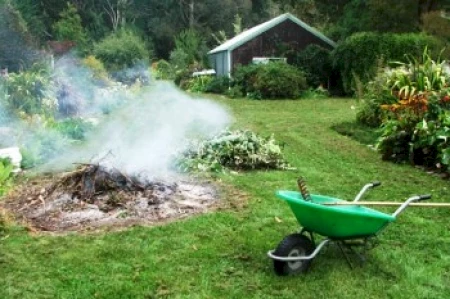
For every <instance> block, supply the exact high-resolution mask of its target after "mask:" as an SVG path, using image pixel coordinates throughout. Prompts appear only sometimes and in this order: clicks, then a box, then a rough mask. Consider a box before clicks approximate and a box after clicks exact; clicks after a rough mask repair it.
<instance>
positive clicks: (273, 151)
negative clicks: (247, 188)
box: [182, 130, 290, 171]
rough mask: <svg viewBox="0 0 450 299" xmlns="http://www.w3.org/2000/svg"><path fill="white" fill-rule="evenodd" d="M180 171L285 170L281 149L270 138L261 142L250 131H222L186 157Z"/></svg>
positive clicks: (261, 138)
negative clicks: (182, 168)
mask: <svg viewBox="0 0 450 299" xmlns="http://www.w3.org/2000/svg"><path fill="white" fill-rule="evenodd" d="M182 165H183V167H185V168H186V169H188V170H196V171H221V170H223V168H224V167H225V168H229V169H235V170H249V169H288V168H290V167H289V164H288V163H287V162H286V161H285V160H284V158H283V155H282V152H281V146H280V145H279V144H278V143H277V142H276V141H275V139H274V137H273V135H272V136H270V137H268V138H264V137H261V136H259V135H257V134H256V133H254V132H252V131H241V130H238V131H224V132H222V133H220V134H218V135H217V136H215V137H213V138H212V139H210V140H207V141H205V142H202V143H200V144H199V145H198V146H197V147H196V148H194V149H192V150H190V151H189V152H187V153H186V156H185V159H184V160H183V162H182Z"/></svg>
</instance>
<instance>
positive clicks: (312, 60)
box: [294, 45, 332, 88]
mask: <svg viewBox="0 0 450 299" xmlns="http://www.w3.org/2000/svg"><path fill="white" fill-rule="evenodd" d="M330 55H331V54H330V51H329V50H327V49H324V48H322V47H320V46H318V45H309V46H307V47H306V48H305V49H304V50H303V51H301V52H299V53H298V54H297V55H296V57H295V59H294V65H296V66H297V67H299V68H300V69H302V70H303V71H304V72H305V76H306V80H307V83H308V85H309V86H312V87H314V88H316V87H318V86H327V85H328V81H329V78H330V76H331V73H332V65H331V58H330Z"/></svg>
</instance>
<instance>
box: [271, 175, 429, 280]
mask: <svg viewBox="0 0 450 299" xmlns="http://www.w3.org/2000/svg"><path fill="white" fill-rule="evenodd" d="M380 185H381V183H380V182H372V183H369V184H366V185H364V187H363V188H362V189H361V191H360V192H359V193H358V194H357V195H356V197H355V199H354V200H353V202H354V203H357V202H358V201H359V200H360V199H361V198H362V196H363V195H364V194H365V193H366V192H367V191H368V190H369V189H372V188H374V187H377V186H380ZM429 198H431V195H428V194H427V195H416V196H412V197H410V198H408V199H407V200H406V201H405V202H403V203H402V204H401V205H400V207H399V208H398V209H397V210H396V211H395V212H394V213H393V214H392V216H394V217H397V216H398V215H399V214H400V213H401V212H403V211H404V210H405V209H406V208H407V207H408V205H409V204H411V203H413V202H415V201H422V200H426V199H429ZM387 224H388V223H386V225H387ZM386 225H385V226H386ZM383 228H384V227H383ZM383 228H381V229H380V230H379V231H381V230H382V229H383ZM306 233H308V234H309V239H308V240H309V241H310V242H311V243H312V246H313V248H314V250H311V251H312V252H311V253H310V254H309V255H305V256H298V252H297V253H296V254H297V255H294V256H277V255H275V254H274V252H275V250H269V251H268V252H267V255H268V256H269V257H270V258H271V259H273V260H274V261H279V262H284V263H286V264H288V266H292V268H293V269H297V270H298V271H297V270H294V271H293V273H290V272H289V271H286V270H285V269H277V266H276V262H275V263H274V265H275V271H276V272H277V274H280V275H287V274H294V273H298V272H306V271H307V270H308V268H309V265H310V263H311V262H312V260H313V259H314V258H315V257H316V256H317V255H318V254H319V252H320V251H321V250H322V249H323V248H324V247H325V246H326V245H329V244H330V243H335V244H337V245H338V247H339V249H340V251H341V253H342V254H343V255H344V257H345V259H346V261H347V263H348V265H349V266H350V268H353V265H352V263H351V261H350V258H349V256H348V253H347V252H346V251H345V249H347V250H348V251H350V252H351V253H353V254H355V255H356V256H357V257H358V258H359V260H360V263H361V264H363V263H364V262H365V260H366V258H365V254H366V252H367V250H369V249H371V248H373V246H370V244H371V242H370V241H373V239H374V237H376V236H377V234H378V232H377V233H375V234H372V235H365V236H352V237H351V238H344V239H337V238H330V237H327V238H325V239H324V240H322V241H321V242H320V243H319V244H318V245H317V246H316V242H315V238H314V232H313V231H310V230H308V229H306V228H302V230H301V231H300V233H299V234H298V235H297V234H294V235H289V236H287V237H286V238H285V239H284V240H283V241H285V240H286V241H289V242H299V243H302V242H307V241H306V239H307V238H308V237H306V236H305V235H306ZM289 238H291V239H292V240H288V239H289ZM305 238H306V239H305ZM302 239H303V240H302ZM283 241H282V243H283ZM282 243H280V245H281V244H282ZM372 244H373V243H372ZM280 245H279V246H280ZM354 247H363V250H362V252H360V253H358V252H357V251H355V250H354Z"/></svg>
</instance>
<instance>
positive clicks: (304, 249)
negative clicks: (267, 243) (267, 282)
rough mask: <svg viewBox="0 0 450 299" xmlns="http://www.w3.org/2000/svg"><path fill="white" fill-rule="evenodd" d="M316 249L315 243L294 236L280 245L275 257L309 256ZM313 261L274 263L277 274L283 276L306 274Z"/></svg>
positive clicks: (303, 237)
mask: <svg viewBox="0 0 450 299" xmlns="http://www.w3.org/2000/svg"><path fill="white" fill-rule="evenodd" d="M314 249H315V245H314V243H313V242H312V241H311V240H310V239H309V238H308V237H306V236H304V235H300V234H292V235H289V236H287V237H286V238H284V239H283V241H281V242H280V244H278V247H277V249H275V251H274V255H277V256H282V257H296V256H308V255H310V254H311V253H312V252H313V251H314ZM311 262H312V259H310V260H303V261H294V262H283V261H277V260H274V261H273V266H274V269H275V273H277V274H278V275H281V276H286V275H294V274H299V273H305V272H306V271H308V268H309V266H310V265H311Z"/></svg>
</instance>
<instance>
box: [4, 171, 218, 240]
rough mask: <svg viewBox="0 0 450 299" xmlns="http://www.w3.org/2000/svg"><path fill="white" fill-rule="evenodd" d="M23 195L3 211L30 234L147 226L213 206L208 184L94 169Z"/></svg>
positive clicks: (39, 185) (213, 190)
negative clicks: (30, 229)
mask: <svg viewBox="0 0 450 299" xmlns="http://www.w3.org/2000/svg"><path fill="white" fill-rule="evenodd" d="M25 189H26V191H22V192H20V191H17V192H16V193H15V194H14V193H13V194H12V196H10V198H9V199H8V200H7V201H6V208H7V209H8V210H10V211H12V212H13V213H14V214H15V215H16V216H19V218H22V219H23V220H25V221H26V222H27V223H28V225H31V227H33V228H34V229H37V230H41V231H56V232H57V231H77V230H88V229H92V228H100V227H109V226H129V225H133V224H152V223H157V222H161V221H165V220H169V219H177V218H183V217H186V216H188V215H190V214H197V213H204V212H206V211H208V210H209V209H210V208H211V207H212V206H214V204H215V203H216V202H217V201H218V194H217V190H216V188H215V187H214V186H212V185H211V184H208V183H199V182H194V181H192V180H184V181H179V182H176V183H167V182H163V181H145V180H143V179H142V178H139V177H135V176H128V175H126V174H124V173H121V172H120V171H119V170H117V169H115V168H107V167H104V166H102V165H100V164H84V165H81V166H80V167H78V168H77V169H76V170H75V171H72V172H69V173H65V174H63V175H61V176H59V177H56V178H54V179H52V180H51V181H50V182H48V183H46V184H42V183H34V184H33V183H32V184H31V187H27V188H22V189H21V190H25ZM24 192H26V193H24Z"/></svg>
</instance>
